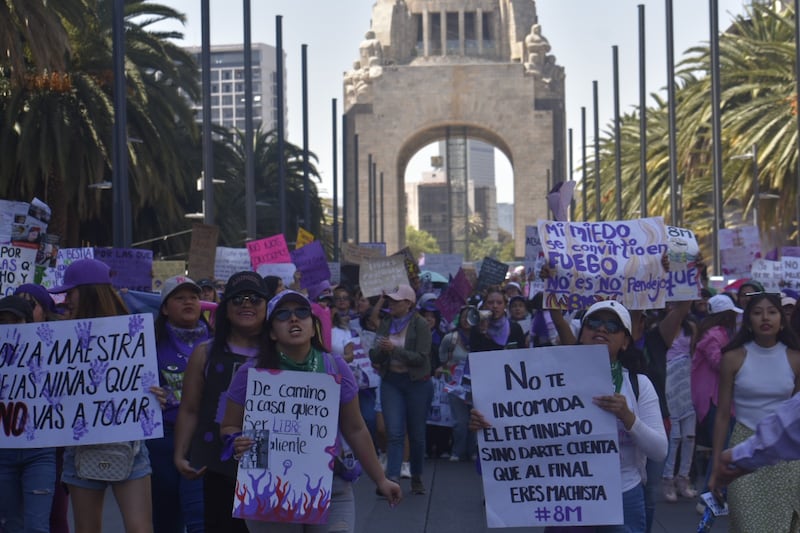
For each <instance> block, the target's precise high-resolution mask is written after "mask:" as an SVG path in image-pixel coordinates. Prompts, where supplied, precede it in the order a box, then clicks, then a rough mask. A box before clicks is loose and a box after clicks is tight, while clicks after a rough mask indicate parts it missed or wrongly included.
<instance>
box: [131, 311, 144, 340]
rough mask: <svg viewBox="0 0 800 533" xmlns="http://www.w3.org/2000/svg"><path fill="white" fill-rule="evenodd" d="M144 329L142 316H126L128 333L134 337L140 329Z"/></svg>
mask: <svg viewBox="0 0 800 533" xmlns="http://www.w3.org/2000/svg"><path fill="white" fill-rule="evenodd" d="M143 329H144V317H142V316H141V315H131V316H130V317H129V318H128V334H129V335H130V336H131V337H135V336H136V334H138V333H139V332H140V331H142V330H143Z"/></svg>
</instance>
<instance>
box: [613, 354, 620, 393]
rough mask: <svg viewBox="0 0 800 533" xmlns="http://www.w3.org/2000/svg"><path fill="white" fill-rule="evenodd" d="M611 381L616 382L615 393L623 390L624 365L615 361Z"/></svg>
mask: <svg viewBox="0 0 800 533" xmlns="http://www.w3.org/2000/svg"><path fill="white" fill-rule="evenodd" d="M611 379H612V380H613V381H614V392H619V391H620V390H621V389H622V363H620V362H619V361H614V362H613V363H611Z"/></svg>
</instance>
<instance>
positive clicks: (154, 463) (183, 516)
mask: <svg viewBox="0 0 800 533" xmlns="http://www.w3.org/2000/svg"><path fill="white" fill-rule="evenodd" d="M146 443H147V449H148V451H149V452H150V467H151V468H152V469H153V477H152V481H151V487H152V496H153V532H154V533H183V531H184V528H185V531H186V532H187V533H203V478H199V479H186V478H185V477H183V476H182V475H181V474H180V473H179V472H178V469H177V468H175V462H174V461H173V454H174V451H175V428H174V427H172V426H168V425H165V426H164V436H163V437H162V438H160V439H151V440H148V441H146Z"/></svg>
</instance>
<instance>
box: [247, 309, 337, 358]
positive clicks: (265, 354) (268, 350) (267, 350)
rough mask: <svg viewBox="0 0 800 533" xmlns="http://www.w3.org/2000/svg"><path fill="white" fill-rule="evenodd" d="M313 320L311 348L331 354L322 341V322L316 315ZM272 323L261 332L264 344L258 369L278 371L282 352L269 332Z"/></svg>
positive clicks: (313, 315)
mask: <svg viewBox="0 0 800 533" xmlns="http://www.w3.org/2000/svg"><path fill="white" fill-rule="evenodd" d="M311 320H312V322H313V324H314V336H313V337H311V346H312V347H313V348H316V349H317V350H319V351H321V352H330V350H329V349H328V348H326V347H325V343H324V342H323V341H322V322H320V320H319V318H317V315H315V314H314V313H311ZM272 322H273V320H267V324H266V325H265V326H264V329H263V331H262V332H261V340H262V344H261V349H260V350H259V351H258V358H257V359H256V366H257V367H258V368H270V369H273V370H277V369H278V368H280V361H281V358H280V350H278V343H277V342H276V341H275V340H273V339H272V337H271V336H270V335H269V332H270V331H271V330H272Z"/></svg>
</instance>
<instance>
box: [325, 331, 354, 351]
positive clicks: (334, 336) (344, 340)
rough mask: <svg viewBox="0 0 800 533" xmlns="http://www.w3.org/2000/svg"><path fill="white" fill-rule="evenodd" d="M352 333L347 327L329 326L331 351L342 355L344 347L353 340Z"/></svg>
mask: <svg viewBox="0 0 800 533" xmlns="http://www.w3.org/2000/svg"><path fill="white" fill-rule="evenodd" d="M354 341H355V339H354V338H353V334H352V332H351V331H350V330H349V329H342V328H331V353H332V354H334V355H341V356H343V355H344V348H345V346H347V345H348V344H350V343H351V342H354Z"/></svg>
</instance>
